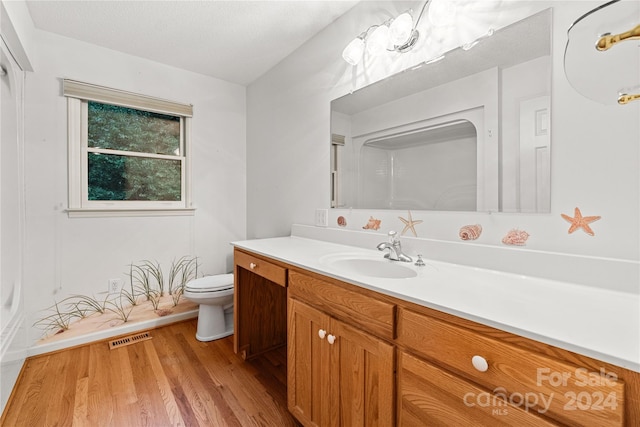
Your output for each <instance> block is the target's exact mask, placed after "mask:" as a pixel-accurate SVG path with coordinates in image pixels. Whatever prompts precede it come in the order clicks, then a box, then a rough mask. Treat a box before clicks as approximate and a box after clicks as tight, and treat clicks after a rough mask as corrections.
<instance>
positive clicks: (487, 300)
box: [232, 236, 640, 372]
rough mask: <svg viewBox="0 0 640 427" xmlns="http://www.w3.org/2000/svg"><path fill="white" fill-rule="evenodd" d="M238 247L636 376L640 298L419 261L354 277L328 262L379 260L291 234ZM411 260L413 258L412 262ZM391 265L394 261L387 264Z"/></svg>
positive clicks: (639, 368) (363, 251)
mask: <svg viewBox="0 0 640 427" xmlns="http://www.w3.org/2000/svg"><path fill="white" fill-rule="evenodd" d="M232 244H233V245H234V246H236V247H238V248H242V249H246V250H249V251H252V252H255V253H258V254H262V255H265V256H268V257H271V258H274V259H277V260H279V261H283V262H285V263H288V264H291V265H294V266H297V267H301V268H304V269H307V270H311V271H314V272H317V273H320V274H323V275H326V276H330V277H334V278H336V279H339V280H342V281H345V282H348V283H351V284H354V285H357V286H362V287H364V288H367V289H371V290H373V291H376V292H380V293H383V294H386V295H390V296H393V297H396V298H399V299H402V300H405V301H410V302H414V303H417V304H420V305H423V306H425V307H429V308H433V309H435V310H439V311H443V312H446V313H449V314H453V315H456V316H459V317H462V318H465V319H468V320H472V321H475V322H478V323H481V324H484V325H488V326H492V327H495V328H498V329H501V330H504V331H507V332H511V333H514V334H517V335H521V336H524V337H527V338H530V339H533V340H536V341H540V342H544V343H547V344H550V345H553V346H556V347H560V348H563V349H566V350H570V351H574V352H576V353H579V354H583V355H585V356H589V357H593V358H595V359H599V360H602V361H605V362H608V363H611V364H614V365H616V366H621V367H624V368H627V369H630V370H633V371H636V372H640V295H638V294H633V293H627V292H620V291H615V290H609V289H601V288H597V287H592V286H584V285H579V284H573V283H566V282H560V281H555V280H547V279H541V278H534V277H527V276H522V275H517V274H512V273H504V272H500V271H493V270H486V269H481V268H476V267H468V266H463V265H458V264H451V263H446V262H441V261H435V260H430V259H425V263H426V264H427V265H426V266H425V267H416V266H414V264H413V263H402V265H403V266H405V267H408V268H411V269H413V270H414V271H416V273H417V276H416V277H413V278H406V279H383V278H377V277H368V276H363V275H359V274H353V273H349V272H345V271H344V270H340V269H338V268H335V267H333V266H332V265H331V263H329V262H327V260H328V259H331V258H334V259H335V258H336V256H337V257H339V256H342V255H345V256H358V257H365V258H371V257H383V253H381V252H379V251H377V250H369V249H363V248H359V247H355V246H347V245H341V244H336V243H330V242H325V241H320V240H313V239H307V238H301V237H296V236H290V237H278V238H270V239H257V240H245V241H239V242H232ZM414 260H415V257H414ZM389 262H392V261H389Z"/></svg>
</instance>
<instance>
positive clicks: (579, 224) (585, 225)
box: [560, 208, 600, 236]
mask: <svg viewBox="0 0 640 427" xmlns="http://www.w3.org/2000/svg"><path fill="white" fill-rule="evenodd" d="M560 215H561V216H562V218H564V219H566V220H567V221H569V222H570V223H571V227H569V234H571V233H573V232H574V231H576V230H577V229H578V228H582V230H584V232H585V233H587V234H588V235H589V236H594V235H595V233H594V232H593V230H592V229H591V227H589V224H590V223H592V222H593V221H597V220H599V219H600V217H599V216H582V212H580V209H578V208H576V210H575V212H574V214H573V218H571V217H570V216H569V215H565V214H560Z"/></svg>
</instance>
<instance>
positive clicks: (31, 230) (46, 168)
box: [24, 30, 246, 340]
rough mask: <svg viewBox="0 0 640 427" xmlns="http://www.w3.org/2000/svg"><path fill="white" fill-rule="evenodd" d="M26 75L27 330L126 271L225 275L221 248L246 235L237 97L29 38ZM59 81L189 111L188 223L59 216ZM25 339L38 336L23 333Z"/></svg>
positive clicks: (177, 73)
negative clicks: (49, 310)
mask: <svg viewBox="0 0 640 427" xmlns="http://www.w3.org/2000/svg"><path fill="white" fill-rule="evenodd" d="M35 34H36V44H37V46H38V53H39V55H38V57H37V64H38V68H37V69H36V70H35V72H34V73H29V74H28V75H27V80H26V102H25V104H26V111H25V123H26V133H25V156H26V159H27V160H26V171H25V175H26V234H27V238H26V254H25V280H24V281H25V284H26V294H25V302H26V312H27V320H28V323H30V324H31V323H33V321H35V320H36V319H37V318H39V316H41V315H42V313H41V312H40V311H39V310H42V309H44V308H46V307H48V306H51V305H52V304H53V303H54V300H60V299H62V298H64V297H66V296H69V295H70V294H77V293H80V294H84V295H91V294H96V295H97V294H98V293H100V292H104V291H106V289H107V280H108V279H110V278H123V279H125V280H128V278H127V273H128V267H127V266H128V265H129V264H130V263H132V262H134V263H136V262H139V261H141V260H146V259H148V260H157V261H159V262H160V263H161V264H162V265H164V266H165V268H166V267H168V265H169V264H170V262H171V261H172V260H173V259H177V258H179V257H181V256H183V255H192V256H198V257H199V258H200V261H201V270H200V272H201V273H206V274H216V273H223V272H229V271H231V270H232V248H231V246H230V245H229V242H230V241H233V240H238V239H243V238H245V235H246V227H245V224H246V220H245V212H246V202H245V200H246V196H245V191H246V189H245V187H246V181H245V177H246V169H245V164H246V161H245V157H246V153H245V150H246V111H245V110H246V108H245V96H246V90H245V88H244V87H243V86H240V85H236V84H231V83H227V82H224V81H221V80H218V79H214V78H210V77H206V76H203V75H199V74H195V73H191V72H187V71H182V70H179V69H176V68H172V67H168V66H165V65H161V64H157V63H154V62H151V61H148V60H144V59H141V58H136V57H132V56H129V55H125V54H121V53H118V52H115V51H112V50H108V49H104V48H101V47H98V46H95V45H91V44H87V43H82V42H78V41H75V40H72V39H69V38H65V37H61V36H58V35H54V34H52V33H47V32H42V31H39V30H36V33H35ZM62 78H71V79H75V80H80V81H85V82H89V83H94V84H98V85H102V86H108V87H113V88H117V89H122V90H126V91H132V92H137V93H141V94H145V95H150V96H155V97H159V98H164V99H169V100H175V101H180V102H185V103H191V104H193V106H194V107H193V108H194V116H193V121H192V164H193V170H192V177H193V187H192V189H193V203H194V207H195V208H196V212H195V216H192V217H189V216H186V217H170V216H169V217H142V218H74V219H70V218H68V216H67V214H66V213H65V208H66V207H67V193H68V191H67V111H66V99H65V98H64V97H63V96H62V95H61V90H62V85H61V79H62ZM31 332H32V335H31V336H30V339H31V340H34V339H38V338H39V337H40V335H41V331H39V330H32V331H31Z"/></svg>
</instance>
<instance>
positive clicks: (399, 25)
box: [389, 12, 413, 46]
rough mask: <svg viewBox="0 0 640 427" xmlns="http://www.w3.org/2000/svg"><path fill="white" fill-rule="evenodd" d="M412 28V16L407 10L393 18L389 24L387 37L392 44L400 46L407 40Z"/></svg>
mask: <svg viewBox="0 0 640 427" xmlns="http://www.w3.org/2000/svg"><path fill="white" fill-rule="evenodd" d="M412 30H413V18H412V17H411V14H410V13H409V12H404V13H402V14H400V15H398V17H397V18H396V19H394V20H393V22H392V23H391V25H390V26H389V37H390V38H391V43H392V44H393V45H394V46H402V45H403V44H405V43H406V42H407V40H409V37H410V36H411V32H412Z"/></svg>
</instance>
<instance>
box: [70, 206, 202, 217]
mask: <svg viewBox="0 0 640 427" xmlns="http://www.w3.org/2000/svg"><path fill="white" fill-rule="evenodd" d="M195 212H196V210H195V209H194V208H176V209H67V214H68V215H69V218H106V217H150V216H194V215H195Z"/></svg>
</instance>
